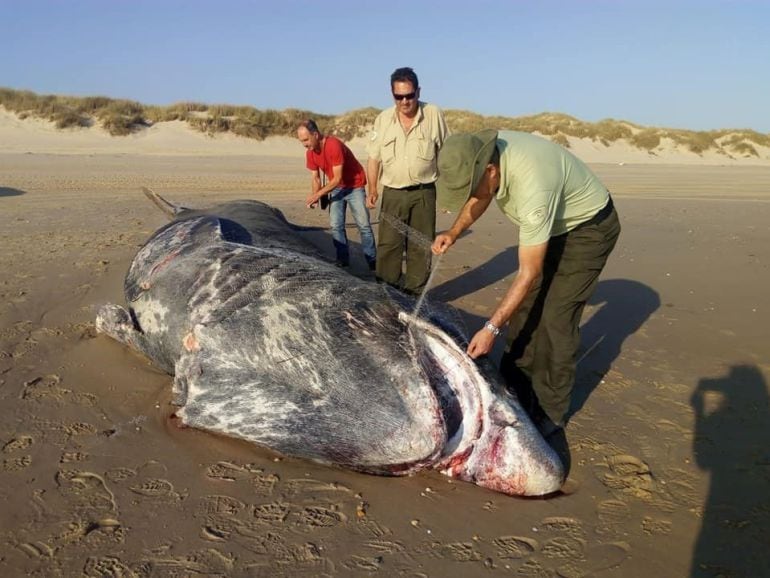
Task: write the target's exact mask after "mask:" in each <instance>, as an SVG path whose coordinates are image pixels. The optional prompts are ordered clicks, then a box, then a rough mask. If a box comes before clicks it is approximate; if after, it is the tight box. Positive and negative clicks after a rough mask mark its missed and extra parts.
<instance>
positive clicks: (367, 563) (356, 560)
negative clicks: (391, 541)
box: [342, 556, 384, 572]
mask: <svg viewBox="0 0 770 578" xmlns="http://www.w3.org/2000/svg"><path fill="white" fill-rule="evenodd" d="M383 562H384V559H383V557H382V556H374V557H366V556H351V557H350V558H348V559H347V560H346V561H345V562H343V563H342V566H343V567H344V568H345V569H347V570H350V571H351V572H377V571H378V570H380V568H381V566H382V563H383Z"/></svg>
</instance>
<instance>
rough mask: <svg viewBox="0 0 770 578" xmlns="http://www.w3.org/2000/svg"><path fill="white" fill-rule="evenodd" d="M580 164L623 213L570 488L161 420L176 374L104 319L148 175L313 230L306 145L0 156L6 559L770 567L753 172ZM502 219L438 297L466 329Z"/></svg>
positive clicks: (477, 319)
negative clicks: (373, 462)
mask: <svg viewBox="0 0 770 578" xmlns="http://www.w3.org/2000/svg"><path fill="white" fill-rule="evenodd" d="M594 168H595V169H596V171H597V172H598V173H599V174H600V175H601V176H602V178H603V179H604V180H605V182H606V183H607V184H608V185H609V187H610V188H611V190H612V192H613V195H614V198H615V202H616V206H617V207H618V211H619V213H620V216H621V220H622V225H623V233H622V235H621V239H620V241H619V244H618V247H617V249H616V251H615V253H614V254H613V256H612V258H611V260H610V263H609V264H608V266H607V268H606V270H605V271H604V273H603V275H602V278H601V281H600V284H599V287H598V290H597V293H596V295H595V297H594V299H593V300H592V301H591V304H590V306H589V308H588V310H587V311H586V314H585V317H584V320H583V329H582V335H583V347H582V350H581V360H580V363H579V366H578V378H577V395H576V399H575V402H574V410H575V413H574V416H573V418H572V420H571V422H570V424H569V426H568V429H567V438H568V442H569V447H570V457H571V464H572V469H571V474H570V480H569V483H568V486H567V490H568V491H567V492H565V494H564V495H559V496H556V497H552V498H549V499H521V498H511V497H507V496H504V495H500V494H495V493H492V492H489V491H487V490H484V489H482V488H479V487H476V486H474V485H470V484H466V483H462V482H453V481H452V480H449V479H447V478H445V477H443V476H441V475H439V474H437V473H424V474H419V475H415V476H413V477H409V478H384V477H374V476H367V475H363V474H356V473H352V472H348V471H342V470H338V469H334V468H328V467H322V466H318V465H314V464H311V463H308V462H305V461H302V460H295V459H289V458H281V457H279V456H276V455H275V454H273V453H271V452H269V451H267V450H264V449H260V448H257V447H254V446H252V445H249V444H246V443H243V442H239V441H237V440H232V439H226V438H222V437H217V436H214V435H211V434H208V433H205V432H201V431H197V430H193V429H178V428H177V427H176V426H175V425H174V424H173V422H172V421H171V420H170V419H169V416H170V415H171V413H172V412H173V407H172V406H170V404H169V399H170V386H171V378H170V377H169V376H167V375H165V374H163V373H161V372H160V371H158V370H157V369H155V368H153V367H152V366H151V365H150V364H149V363H148V361H147V360H145V359H144V358H142V357H140V356H138V355H136V354H134V353H132V352H130V351H128V350H127V349H126V348H124V347H122V346H121V345H119V344H117V343H115V342H113V341H111V340H109V339H108V338H106V337H104V336H100V335H99V336H98V335H96V333H95V331H94V318H95V315H96V311H97V310H98V308H99V306H101V305H102V304H105V303H108V302H117V303H121V304H122V303H123V302H124V298H123V294H122V282H123V276H124V275H125V272H126V270H127V268H128V265H129V263H130V261H131V259H132V257H133V255H134V253H135V251H136V250H137V248H138V246H139V245H140V244H141V243H143V241H144V240H145V239H146V238H147V237H148V236H149V235H150V234H151V233H152V232H153V231H154V230H155V229H156V228H158V227H160V226H161V225H162V224H163V223H164V222H165V218H164V216H163V215H162V214H161V213H160V212H159V211H158V210H157V209H156V208H155V207H154V206H153V205H151V204H150V203H149V202H148V201H147V200H146V199H145V197H144V196H143V195H142V194H141V192H140V187H142V186H148V187H150V188H153V189H155V190H157V191H158V192H159V193H161V194H163V195H164V196H167V197H168V198H170V199H173V200H175V201H178V202H180V203H181V204H185V205H189V206H195V207H203V206H206V205H208V204H213V203H214V202H219V201H221V200H228V199H238V198H254V199H259V200H263V201H266V202H269V203H271V204H273V205H274V206H276V207H278V208H280V209H281V210H283V211H284V213H285V214H286V216H287V218H288V219H289V220H290V221H292V222H294V223H297V224H302V225H309V226H315V227H321V228H323V227H325V226H327V225H328V217H327V216H326V215H325V214H324V213H321V212H320V211H318V210H315V211H312V210H307V209H305V208H304V204H303V203H302V200H303V199H304V196H305V194H306V188H307V183H308V178H307V175H306V171H305V170H304V168H303V164H302V161H301V156H299V157H298V156H292V157H282V156H270V157H268V156H264V157H262V156H245V155H244V156H238V155H230V156H219V157H216V156H210V157H206V156H198V157H193V156H173V155H165V156H162V157H160V156H151V155H131V154H120V155H110V154H73V155H56V154H16V153H3V154H0V239H2V248H3V250H2V252H0V401H1V402H2V403H1V404H0V448H1V452H2V453H1V455H0V574H2V575H3V576H8V577H13V576H46V577H47V576H65V577H69V576H87V577H89V578H90V577H96V576H121V577H125V576H137V577H146V576H152V577H156V576H158V577H161V576H162V577H166V576H174V577H181V576H324V575H328V576H367V575H380V576H412V577H417V576H437V577H439V576H489V575H492V576H496V575H499V576H537V577H556V576H559V577H564V578H577V577H581V576H597V577H618V578H619V577H624V578H625V577H630V578H636V577H639V578H641V577H647V576H651V575H652V576H672V577H678V576H720V575H721V576H761V575H770V559H769V557H768V556H769V555H768V548H767V535H768V531H770V501H768V498H767V494H768V489H770V450H769V449H768V448H770V433H768V431H769V430H768V427H767V423H768V420H770V404H769V403H768V381H769V380H770V357H769V356H768V352H769V351H770V330H768V327H769V326H770V307H768V298H767V293H768V288H769V287H770V168H768V167H762V166H757V167H749V166H724V167H719V166H705V167H704V166H684V165H655V164H647V165H630V164H626V165H623V166H620V165H611V164H606V165H601V164H599V165H594ZM452 218H453V215H446V214H441V215H439V227H440V228H445V227H447V226H449V224H451V221H452ZM350 233H351V236H352V238H353V239H354V241H355V240H356V233H355V228H353V229H351V230H350ZM515 239H516V232H515V229H514V228H513V227H512V226H511V225H510V223H509V222H508V221H507V220H506V219H505V217H504V216H503V215H502V214H501V213H500V212H499V211H498V210H497V209H496V208H494V207H492V208H491V209H490V210H489V211H488V213H487V214H486V215H485V216H484V217H483V218H482V220H480V221H479V223H477V224H476V225H475V226H474V228H473V229H472V231H471V232H470V233H469V234H468V235H466V236H465V237H464V238H463V239H462V240H461V241H459V242H458V244H457V245H456V246H455V247H454V248H453V249H452V251H451V252H450V253H449V254H448V255H447V256H446V257H445V258H444V259H443V260H442V263H441V268H440V269H439V270H438V272H437V274H436V283H435V285H434V287H433V288H432V290H431V294H430V297H431V298H433V299H437V300H441V301H446V302H448V303H451V304H453V305H454V306H456V307H458V308H459V309H460V310H461V311H462V312H463V319H464V321H465V322H466V323H467V325H468V328H469V330H474V329H475V328H476V327H477V326H478V325H479V324H480V323H481V322H482V321H483V320H484V319H485V318H486V317H487V316H488V315H489V313H490V312H491V311H492V309H493V307H494V304H495V302H496V300H498V299H500V298H501V296H502V295H503V293H504V291H505V290H506V288H507V287H508V285H509V284H510V281H511V275H512V273H513V272H514V271H515V268H516V251H515ZM311 240H313V241H314V242H315V243H317V244H318V245H319V246H320V247H321V248H322V249H324V250H325V251H327V252H328V253H329V254H331V251H332V247H331V239H330V236H329V233H328V231H326V230H320V231H317V232H315V233H312V234H311ZM365 269H366V268H365V264H364V262H363V258H362V256H361V254H360V250H359V247H358V245H357V244H354V267H353V272H354V273H355V274H360V275H366V274H367V273H366V272H365ZM499 345H500V344H498V348H497V349H496V350H495V353H494V354H495V355H499V354H500V351H499Z"/></svg>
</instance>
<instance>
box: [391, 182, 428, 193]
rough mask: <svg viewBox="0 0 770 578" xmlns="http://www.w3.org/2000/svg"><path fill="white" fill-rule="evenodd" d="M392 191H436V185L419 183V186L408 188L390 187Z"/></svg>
mask: <svg viewBox="0 0 770 578" xmlns="http://www.w3.org/2000/svg"><path fill="white" fill-rule="evenodd" d="M390 188H392V189H396V190H397V191H416V190H419V189H435V188H436V183H419V184H417V185H409V186H408V187H398V188H396V187H390Z"/></svg>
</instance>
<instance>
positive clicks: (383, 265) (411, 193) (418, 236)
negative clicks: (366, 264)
mask: <svg viewBox="0 0 770 578" xmlns="http://www.w3.org/2000/svg"><path fill="white" fill-rule="evenodd" d="M435 236H436V187H435V185H434V184H433V183H430V184H427V185H419V186H415V187H409V188H407V189H393V188H390V187H384V188H383V191H382V206H381V208H380V227H379V231H378V242H377V278H378V279H380V280H382V281H384V282H385V283H388V284H390V285H394V286H398V284H399V280H400V278H401V262H402V259H403V254H404V250H406V273H405V274H404V279H403V283H404V284H403V289H404V291H406V292H407V293H412V294H418V293H421V292H422V290H423V289H424V288H425V284H426V283H427V282H428V277H429V276H430V265H431V255H432V254H431V250H430V244H431V243H432V242H433V239H434V238H435Z"/></svg>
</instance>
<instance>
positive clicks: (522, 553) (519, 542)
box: [492, 536, 540, 560]
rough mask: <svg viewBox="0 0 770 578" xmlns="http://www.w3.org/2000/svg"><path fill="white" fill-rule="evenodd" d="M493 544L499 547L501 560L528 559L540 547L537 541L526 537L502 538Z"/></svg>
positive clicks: (498, 555)
mask: <svg viewBox="0 0 770 578" xmlns="http://www.w3.org/2000/svg"><path fill="white" fill-rule="evenodd" d="M492 543H493V544H494V545H495V546H497V548H498V551H497V557H498V558H501V559H514V560H518V559H522V558H527V557H528V556H530V555H532V553H533V552H535V551H537V550H538V548H539V547H540V546H539V544H538V542H537V540H533V539H532V538H526V537H524V536H500V537H499V538H495V539H494V540H492Z"/></svg>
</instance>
